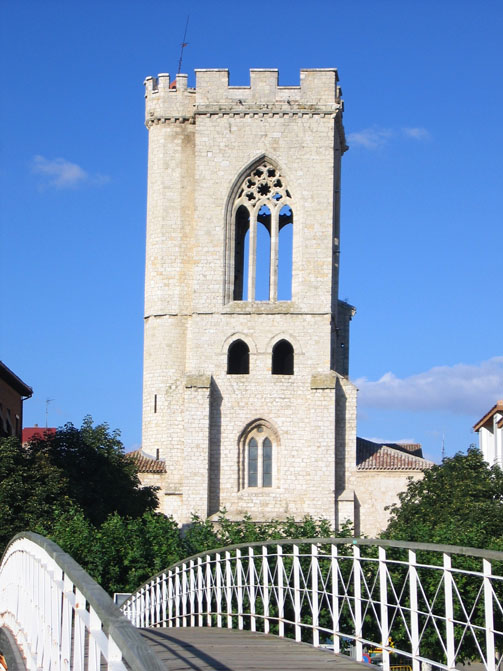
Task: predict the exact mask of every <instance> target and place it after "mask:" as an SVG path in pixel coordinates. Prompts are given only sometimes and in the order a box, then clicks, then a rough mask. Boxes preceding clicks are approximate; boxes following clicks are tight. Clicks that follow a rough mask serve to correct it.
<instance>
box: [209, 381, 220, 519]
mask: <svg viewBox="0 0 503 671" xmlns="http://www.w3.org/2000/svg"><path fill="white" fill-rule="evenodd" d="M209 437H210V444H209V445H208V449H209V454H210V463H209V468H208V480H209V481H208V516H210V515H213V514H214V513H217V512H218V511H219V510H220V477H221V460H222V454H221V450H222V394H221V392H220V389H219V388H218V385H217V383H216V382H215V380H214V379H213V378H212V380H211V386H210V430H209Z"/></svg>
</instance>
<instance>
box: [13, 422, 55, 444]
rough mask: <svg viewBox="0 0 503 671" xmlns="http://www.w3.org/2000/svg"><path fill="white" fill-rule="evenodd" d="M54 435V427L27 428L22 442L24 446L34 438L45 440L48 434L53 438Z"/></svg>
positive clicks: (24, 430)
mask: <svg viewBox="0 0 503 671" xmlns="http://www.w3.org/2000/svg"><path fill="white" fill-rule="evenodd" d="M53 433H56V429H55V428H54V427H52V426H50V427H48V428H46V427H45V426H25V427H24V429H23V434H22V438H21V442H22V443H23V444H24V443H28V442H29V441H30V440H31V439H32V438H44V436H45V435H46V434H47V435H49V436H52V434H53Z"/></svg>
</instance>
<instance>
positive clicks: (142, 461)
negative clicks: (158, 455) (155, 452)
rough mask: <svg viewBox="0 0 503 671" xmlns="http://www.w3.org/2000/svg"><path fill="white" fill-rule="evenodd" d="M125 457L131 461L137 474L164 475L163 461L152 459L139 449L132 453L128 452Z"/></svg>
mask: <svg viewBox="0 0 503 671" xmlns="http://www.w3.org/2000/svg"><path fill="white" fill-rule="evenodd" d="M126 457H129V459H132V460H133V461H134V464H135V466H136V468H137V469H138V473H166V463H165V462H164V460H163V459H154V457H151V456H150V455H149V454H146V453H145V452H144V451H143V450H142V449H141V448H140V449H139V450H135V451H134V452H128V453H127V454H126Z"/></svg>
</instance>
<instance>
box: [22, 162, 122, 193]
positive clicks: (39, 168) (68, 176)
mask: <svg viewBox="0 0 503 671" xmlns="http://www.w3.org/2000/svg"><path fill="white" fill-rule="evenodd" d="M31 167H32V172H34V173H35V174H36V175H42V177H43V178H44V182H43V186H51V187H54V188H56V189H68V188H74V187H77V186H80V185H82V184H92V185H95V186H100V185H101V184H105V183H106V182H108V181H109V178H108V177H106V176H105V175H100V174H98V173H96V174H95V175H90V174H89V173H88V172H86V171H85V170H84V169H83V168H81V167H80V165H77V164H76V163H72V162H71V161H67V160H66V159H64V158H54V159H48V158H45V156H40V155H37V156H34V157H33V161H32V165H31Z"/></svg>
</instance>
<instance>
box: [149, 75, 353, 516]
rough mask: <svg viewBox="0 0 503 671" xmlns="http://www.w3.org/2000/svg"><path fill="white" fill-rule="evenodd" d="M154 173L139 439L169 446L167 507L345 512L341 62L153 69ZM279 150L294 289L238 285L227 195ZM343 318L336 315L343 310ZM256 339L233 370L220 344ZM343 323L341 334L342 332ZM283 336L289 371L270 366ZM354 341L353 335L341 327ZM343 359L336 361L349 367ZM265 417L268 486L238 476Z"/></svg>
mask: <svg viewBox="0 0 503 671" xmlns="http://www.w3.org/2000/svg"><path fill="white" fill-rule="evenodd" d="M145 83H146V125H147V127H148V129H149V136H150V139H149V180H148V206H147V253H146V279H145V353H144V407H143V413H144V414H143V448H144V449H145V450H147V451H148V452H150V453H155V452H154V451H155V450H156V449H159V451H160V456H161V458H163V459H165V460H166V465H167V471H168V472H167V475H166V481H165V497H164V511H165V512H168V513H171V514H174V515H175V517H177V519H179V520H180V521H182V522H186V521H188V520H189V519H190V514H191V513H192V512H197V513H199V514H201V515H203V516H204V515H206V514H207V515H211V514H213V513H215V512H217V511H218V509H219V508H221V507H226V508H227V510H228V513H229V515H231V516H241V515H242V514H243V513H245V512H249V513H250V514H252V515H253V517H254V518H255V519H267V518H270V517H278V516H287V515H293V516H295V517H302V516H303V515H304V514H306V513H310V514H313V515H316V516H321V515H323V516H326V517H328V518H330V519H331V520H333V521H336V519H337V514H338V513H337V504H336V490H337V489H338V488H339V489H340V486H341V485H340V483H342V482H343V481H344V482H345V481H346V479H347V477H349V476H348V474H349V473H350V472H351V464H352V463H353V462H354V451H355V439H356V428H355V422H356V420H355V412H356V409H355V404H356V390H355V389H354V387H352V385H351V384H350V383H348V382H347V380H342V381H341V380H340V379H339V378H340V376H339V377H338V376H337V375H336V373H335V372H334V370H336V369H339V368H340V369H341V370H340V371H339V372H342V373H344V374H345V375H346V374H347V367H348V360H347V354H341V355H339V354H338V353H337V350H336V348H337V347H338V345H339V344H340V343H339V342H338V341H337V334H338V333H339V334H342V335H343V336H344V338H345V339H346V336H349V326H348V325H349V318H350V317H349V316H348V314H349V313H348V311H347V310H339V311H338V310H337V305H338V302H337V291H338V251H339V184H340V159H341V156H342V153H343V152H344V150H345V148H346V146H345V139H344V131H343V128H342V120H341V119H342V109H343V105H342V100H341V98H340V94H341V92H340V89H339V88H338V86H337V72H336V70H334V69H330V70H303V71H301V80H300V86H290V87H282V86H278V73H277V71H276V70H252V71H251V73H250V85H249V86H239V87H236V86H229V80H228V71H227V70H197V71H196V88H195V89H189V88H188V87H187V77H186V75H178V76H177V78H176V88H170V78H169V75H167V74H163V75H159V76H158V78H152V77H150V78H147V80H146V82H145ZM263 160H268V161H269V162H270V163H271V164H272V165H274V166H277V169H278V170H279V171H280V172H281V176H282V179H283V180H284V181H285V183H286V184H287V187H288V190H289V192H290V194H291V202H292V209H293V231H294V234H293V272H292V300H290V301H277V302H275V301H263V302H259V301H233V300H231V299H230V297H232V292H230V291H229V287H230V286H231V284H232V282H233V279H234V274H233V272H234V271H233V264H234V256H233V244H234V240H233V235H234V228H233V227H234V222H233V219H232V205H233V198H235V192H236V188H237V186H238V185H239V184H240V180H241V181H242V180H243V179H244V177H245V176H246V174H247V171H249V170H250V169H251V167H252V166H253V165H255V164H258V163H259V162H261V161H263ZM339 321H340V327H339V325H338V322H339ZM238 337H239V338H241V339H243V340H244V341H245V342H247V343H248V345H249V348H250V372H249V374H248V375H229V374H227V349H228V346H229V344H230V343H231V342H232V341H233V339H236V338H238ZM341 337H342V336H341ZM281 338H284V339H287V340H288V341H289V342H290V343H291V344H292V346H293V348H294V352H295V373H294V375H272V374H271V353H272V347H273V345H274V344H275V343H276V342H277V341H278V340H280V339H281ZM346 344H347V343H346ZM342 369H343V370H342ZM258 419H262V420H264V421H265V422H267V424H268V426H270V427H272V429H271V430H274V432H275V435H276V437H277V438H276V442H275V445H274V449H273V469H274V472H273V486H272V487H267V488H265V487H264V488H263V489H262V488H260V487H254V488H248V487H246V486H244V485H243V478H242V473H241V471H240V469H241V470H242V450H243V449H244V448H243V431H244V430H245V428H246V427H247V426H249V425H250V423H251V422H254V421H256V420H258Z"/></svg>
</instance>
